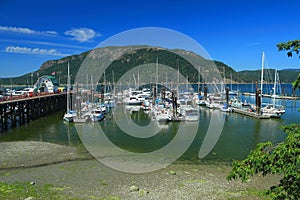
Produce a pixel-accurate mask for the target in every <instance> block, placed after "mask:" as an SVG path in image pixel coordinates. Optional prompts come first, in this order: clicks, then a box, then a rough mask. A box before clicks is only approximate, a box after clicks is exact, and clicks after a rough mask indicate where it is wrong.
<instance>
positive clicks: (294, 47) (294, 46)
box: [276, 40, 300, 92]
mask: <svg viewBox="0 0 300 200" xmlns="http://www.w3.org/2000/svg"><path fill="white" fill-rule="evenodd" d="M276 47H277V48H278V51H288V52H287V56H288V57H292V56H293V53H296V54H297V55H298V54H299V52H300V40H290V41H288V42H281V43H278V44H277V45H276ZM299 58H300V55H299ZM292 86H293V92H295V91H296V90H297V89H300V73H299V75H298V78H297V79H296V80H295V81H294V82H293V83H292Z"/></svg>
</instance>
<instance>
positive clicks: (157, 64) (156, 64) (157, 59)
mask: <svg viewBox="0 0 300 200" xmlns="http://www.w3.org/2000/svg"><path fill="white" fill-rule="evenodd" d="M157 97H158V58H156V98H157Z"/></svg>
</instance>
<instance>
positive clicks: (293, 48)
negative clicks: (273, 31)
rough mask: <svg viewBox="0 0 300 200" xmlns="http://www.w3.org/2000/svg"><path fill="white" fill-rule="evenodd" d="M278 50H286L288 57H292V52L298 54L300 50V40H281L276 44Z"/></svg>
mask: <svg viewBox="0 0 300 200" xmlns="http://www.w3.org/2000/svg"><path fill="white" fill-rule="evenodd" d="M276 47H277V48H278V51H288V52H287V55H288V57H292V56H293V53H296V54H297V55H298V54H299V51H300V40H290V41H288V42H281V43H279V44H277V45H276ZM299 57H300V56H299Z"/></svg>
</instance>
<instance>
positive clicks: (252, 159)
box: [227, 124, 300, 199]
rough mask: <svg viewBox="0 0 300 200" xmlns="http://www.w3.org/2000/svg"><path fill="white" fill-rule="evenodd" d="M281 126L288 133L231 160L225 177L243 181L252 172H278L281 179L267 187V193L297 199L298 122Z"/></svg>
mask: <svg viewBox="0 0 300 200" xmlns="http://www.w3.org/2000/svg"><path fill="white" fill-rule="evenodd" d="M282 128H283V130H284V131H285V132H286V133H287V137H286V139H285V141H284V142H282V143H280V144H276V145H274V144H272V143H271V142H266V143H261V144H258V145H257V147H256V149H254V150H252V151H251V152H250V154H249V155H248V157H247V158H246V159H244V160H242V161H234V162H233V169H232V171H231V172H230V173H229V175H228V177H227V179H228V180H231V179H237V178H241V179H242V181H243V182H245V181H247V180H248V179H249V177H250V176H253V175H255V174H262V175H263V176H266V175H268V174H275V173H279V174H282V175H283V176H282V179H281V180H280V182H279V184H278V185H276V186H272V187H271V188H270V189H269V190H268V194H270V195H271V197H272V198H273V199H300V125H299V124H291V125H288V126H284V127H282Z"/></svg>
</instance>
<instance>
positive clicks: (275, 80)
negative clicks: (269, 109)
mask: <svg viewBox="0 0 300 200" xmlns="http://www.w3.org/2000/svg"><path fill="white" fill-rule="evenodd" d="M276 84H277V69H275V78H274V92H273V108H275V97H276V96H275V95H276Z"/></svg>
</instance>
